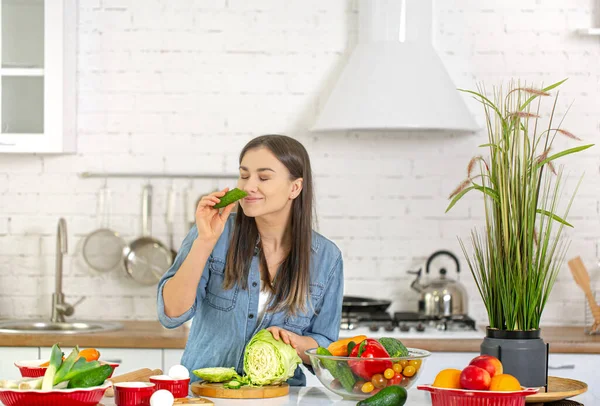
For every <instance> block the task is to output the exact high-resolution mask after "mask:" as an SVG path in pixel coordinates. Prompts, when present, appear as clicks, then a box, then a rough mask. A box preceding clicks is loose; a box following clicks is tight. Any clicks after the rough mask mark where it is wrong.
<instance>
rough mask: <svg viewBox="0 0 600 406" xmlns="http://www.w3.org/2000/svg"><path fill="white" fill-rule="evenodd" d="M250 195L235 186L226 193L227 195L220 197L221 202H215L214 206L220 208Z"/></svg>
mask: <svg viewBox="0 0 600 406" xmlns="http://www.w3.org/2000/svg"><path fill="white" fill-rule="evenodd" d="M246 196H248V193H246V192H244V191H243V190H240V189H238V188H233V189H231V190H230V191H229V192H227V193H225V196H223V197H220V198H219V199H220V201H219V203H217V204H215V205H214V206H213V207H214V208H215V209H220V208H222V207H225V206H228V205H230V204H231V203H233V202H237V201H238V200H240V199H243V198H244V197H246Z"/></svg>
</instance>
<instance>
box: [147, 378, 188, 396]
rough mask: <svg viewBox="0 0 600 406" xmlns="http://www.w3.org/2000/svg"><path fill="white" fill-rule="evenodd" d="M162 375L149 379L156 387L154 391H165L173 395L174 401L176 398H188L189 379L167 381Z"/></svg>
mask: <svg viewBox="0 0 600 406" xmlns="http://www.w3.org/2000/svg"><path fill="white" fill-rule="evenodd" d="M162 376H164V375H154V376H151V377H150V378H148V379H149V381H150V382H152V383H153V384H155V385H156V390H159V389H166V390H168V391H169V392H171V393H172V394H173V397H175V399H177V398H186V397H187V396H188V392H189V388H190V378H186V379H173V378H170V379H167V377H166V376H165V377H164V378H161V377H162Z"/></svg>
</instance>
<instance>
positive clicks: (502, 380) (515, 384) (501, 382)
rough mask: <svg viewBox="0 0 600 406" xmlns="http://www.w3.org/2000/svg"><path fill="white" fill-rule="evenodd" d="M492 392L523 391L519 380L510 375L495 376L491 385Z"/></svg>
mask: <svg viewBox="0 0 600 406" xmlns="http://www.w3.org/2000/svg"><path fill="white" fill-rule="evenodd" d="M490 390H492V391H503V392H504V391H516V390H521V384H520V383H519V380H518V379H517V378H515V377H514V376H512V375H509V374H500V375H494V377H493V378H492V382H491V383H490Z"/></svg>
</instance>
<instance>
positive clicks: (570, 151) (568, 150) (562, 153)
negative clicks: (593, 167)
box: [537, 144, 594, 168]
mask: <svg viewBox="0 0 600 406" xmlns="http://www.w3.org/2000/svg"><path fill="white" fill-rule="evenodd" d="M593 146H594V144H588V145H582V146H580V147H575V148H569V149H565V150H564V151H561V152H557V153H556V154H554V155H551V156H549V157H548V158H546V159H544V160H543V161H541V162H540V163H538V164H537V167H538V168H540V167H542V166H543V165H545V164H547V163H548V162H550V161H554V160H555V159H558V158H560V157H562V156H565V155H570V154H574V153H576V152H579V151H583V150H585V149H588V148H590V147H593Z"/></svg>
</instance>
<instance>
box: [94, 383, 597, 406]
mask: <svg viewBox="0 0 600 406" xmlns="http://www.w3.org/2000/svg"><path fill="white" fill-rule="evenodd" d="M210 399H211V400H212V401H213V402H214V403H215V405H216V406H219V405H228V406H229V405H233V406H235V405H240V406H241V405H245V406H250V405H264V406H284V405H303V406H304V405H307V406H321V405H340V406H346V405H347V406H350V405H353V406H355V405H356V403H357V401H350V400H343V399H342V398H340V397H339V396H336V395H334V394H333V393H331V392H329V391H328V390H327V389H325V388H323V387H322V386H321V387H318V386H306V387H292V388H290V394H289V395H288V396H283V397H279V398H273V399H217V398H210ZM571 399H572V400H575V401H578V402H580V403H583V404H584V405H586V406H593V405H597V404H599V403H598V402H599V401H600V399H599V398H597V397H594V396H593V395H592V394H591V393H590V392H587V393H584V394H583V395H580V396H576V397H574V398H571ZM102 404H103V405H105V406H114V405H115V403H114V398H104V399H102ZM406 405H410V406H430V405H431V398H430V396H429V393H427V392H424V391H420V390H418V389H417V388H416V387H415V388H411V389H409V391H408V400H407V402H406Z"/></svg>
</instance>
